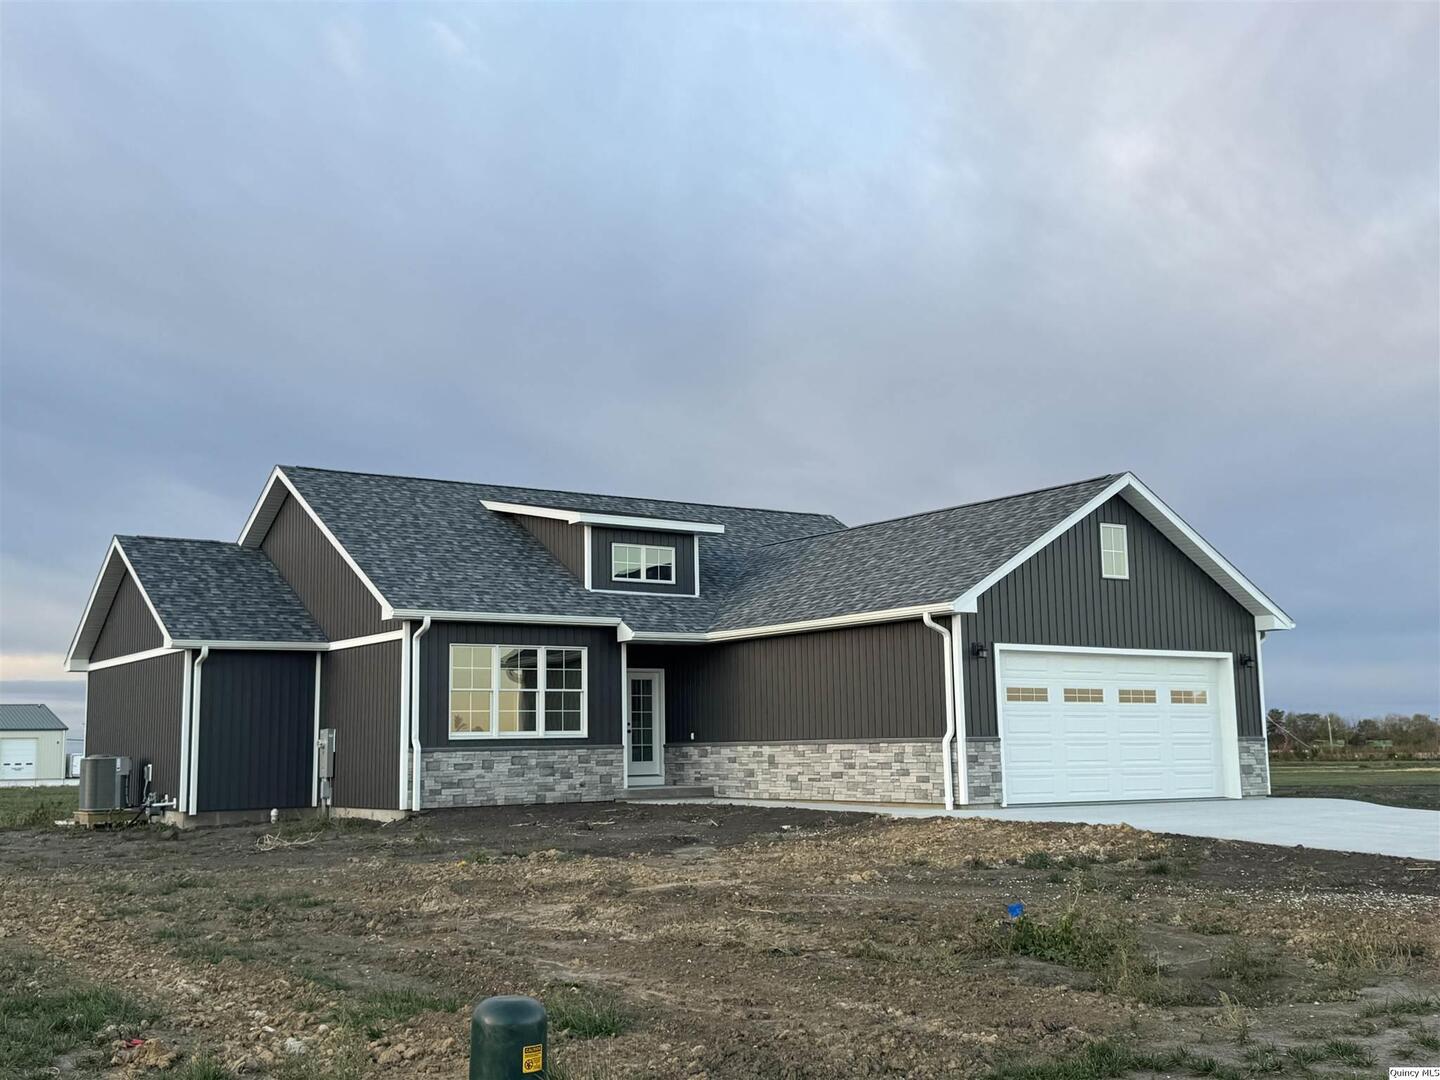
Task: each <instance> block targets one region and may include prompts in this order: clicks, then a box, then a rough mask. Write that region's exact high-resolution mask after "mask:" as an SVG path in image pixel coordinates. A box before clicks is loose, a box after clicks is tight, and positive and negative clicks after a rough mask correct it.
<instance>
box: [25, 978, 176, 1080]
mask: <svg viewBox="0 0 1440 1080" xmlns="http://www.w3.org/2000/svg"><path fill="white" fill-rule="evenodd" d="M153 1019H154V1014H153V1013H152V1012H151V1011H150V1010H149V1009H148V1008H146V1006H145V1005H143V1004H142V1003H141V1002H139V1001H137V1000H136V999H134V998H132V997H129V996H127V995H125V994H122V993H120V992H119V991H117V990H112V989H110V988H109V987H100V986H78V985H73V984H69V983H57V982H55V981H52V980H51V979H50V978H49V977H48V976H47V974H46V973H45V972H44V971H42V969H41V968H40V966H39V964H38V963H37V962H36V961H34V960H32V959H30V958H29V957H24V956H15V955H13V954H9V955H0V1075H4V1076H11V1075H15V1076H21V1077H27V1076H37V1077H38V1076H41V1075H44V1074H45V1073H46V1072H47V1071H48V1070H50V1068H51V1066H52V1064H53V1062H54V1061H55V1059H56V1058H57V1057H59V1056H60V1055H62V1054H67V1053H70V1052H72V1051H74V1050H77V1049H80V1048H82V1047H85V1046H88V1045H90V1043H91V1041H92V1040H93V1039H94V1037H95V1033H96V1032H97V1031H99V1030H100V1029H101V1028H103V1027H105V1026H106V1025H107V1024H120V1025H126V1026H131V1027H135V1028H138V1027H140V1026H142V1025H144V1024H146V1023H149V1022H150V1021H152V1020H153Z"/></svg>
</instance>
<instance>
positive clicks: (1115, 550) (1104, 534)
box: [1100, 522, 1130, 578]
mask: <svg viewBox="0 0 1440 1080" xmlns="http://www.w3.org/2000/svg"><path fill="white" fill-rule="evenodd" d="M1100 576H1101V577H1107V578H1128V577H1129V576H1130V545H1129V543H1128V541H1127V538H1126V535H1125V526H1124V525H1108V524H1106V523H1105V522H1101V523H1100Z"/></svg>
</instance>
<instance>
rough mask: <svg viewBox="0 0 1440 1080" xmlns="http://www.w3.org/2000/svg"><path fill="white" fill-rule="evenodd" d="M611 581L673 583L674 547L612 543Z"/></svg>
mask: <svg viewBox="0 0 1440 1080" xmlns="http://www.w3.org/2000/svg"><path fill="white" fill-rule="evenodd" d="M610 579H611V580H612V581H653V582H658V583H660V584H663V585H673V584H675V549H674V548H673V547H658V546H655V545H651V544H612V545H611V546H610Z"/></svg>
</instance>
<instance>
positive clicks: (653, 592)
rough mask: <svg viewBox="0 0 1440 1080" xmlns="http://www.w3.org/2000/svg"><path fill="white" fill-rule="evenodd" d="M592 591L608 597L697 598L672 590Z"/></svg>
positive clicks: (628, 579)
mask: <svg viewBox="0 0 1440 1080" xmlns="http://www.w3.org/2000/svg"><path fill="white" fill-rule="evenodd" d="M622 580H625V581H631V580H634V579H633V578H624V579H622ZM637 584H640V585H644V584H647V582H643V581H641V582H637ZM656 584H668V583H667V582H656ZM590 591H591V592H593V593H605V594H606V595H608V596H678V597H680V599H682V600H690V599H693V598H694V596H695V594H694V593H688V592H674V591H673V590H671V591H661V590H658V589H591V590H590Z"/></svg>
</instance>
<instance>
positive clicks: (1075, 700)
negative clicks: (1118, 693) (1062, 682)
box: [1065, 686, 1105, 705]
mask: <svg viewBox="0 0 1440 1080" xmlns="http://www.w3.org/2000/svg"><path fill="white" fill-rule="evenodd" d="M1065 700H1066V701H1068V702H1070V704H1072V705H1103V704H1105V691H1104V690H1103V689H1100V688H1097V687H1092V686H1067V687H1065Z"/></svg>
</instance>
